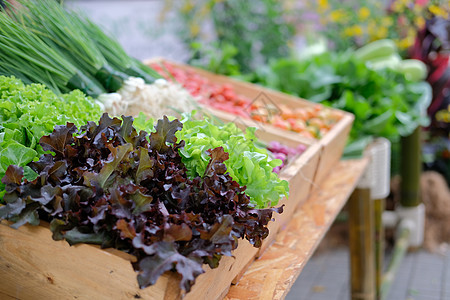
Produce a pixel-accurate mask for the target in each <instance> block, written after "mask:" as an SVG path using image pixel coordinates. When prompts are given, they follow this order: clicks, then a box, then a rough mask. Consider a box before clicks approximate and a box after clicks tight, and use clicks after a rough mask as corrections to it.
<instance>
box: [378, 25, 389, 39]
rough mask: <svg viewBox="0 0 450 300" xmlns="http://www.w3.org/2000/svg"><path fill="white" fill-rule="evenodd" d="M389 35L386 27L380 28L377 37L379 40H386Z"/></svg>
mask: <svg viewBox="0 0 450 300" xmlns="http://www.w3.org/2000/svg"><path fill="white" fill-rule="evenodd" d="M387 35H388V29H387V28H386V27H378V30H377V33H376V36H377V39H384V38H385V37H387Z"/></svg>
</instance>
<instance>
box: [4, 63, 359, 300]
mask: <svg viewBox="0 0 450 300" xmlns="http://www.w3.org/2000/svg"><path fill="white" fill-rule="evenodd" d="M176 66H177V67H179V68H182V69H184V70H189V71H194V72H197V73H199V74H200V75H202V76H204V77H207V78H208V79H209V80H210V81H212V82H216V83H219V84H225V83H226V84H229V85H231V86H232V87H233V88H234V89H235V91H236V93H238V94H240V95H243V96H246V97H248V98H250V99H255V98H256V97H258V96H259V95H261V94H262V93H263V94H264V95H265V96H266V97H268V98H269V99H271V101H274V102H275V103H280V104H283V105H286V106H288V107H299V106H301V107H304V106H312V105H317V104H313V103H311V102H308V101H306V100H303V99H299V98H296V97H292V96H289V95H286V94H283V93H280V92H276V91H273V90H270V89H266V88H263V87H260V86H257V85H253V84H249V83H245V82H240V81H237V80H234V79H231V78H228V77H225V76H220V75H216V74H212V73H209V72H206V71H203V70H199V69H196V68H193V67H189V66H186V65H176ZM205 109H206V110H207V111H209V113H211V114H213V115H215V116H217V117H218V118H220V119H222V120H224V121H234V122H236V123H237V125H238V126H240V127H241V128H245V127H246V126H247V125H246V124H245V122H244V121H242V120H240V119H236V117H235V116H234V115H231V114H228V113H225V112H221V111H217V110H214V109H210V108H207V107H205ZM342 115H343V117H342V118H341V119H340V121H339V122H338V123H336V124H335V125H334V126H333V128H332V129H331V130H330V131H329V132H328V133H326V134H325V135H324V136H323V137H322V138H321V139H320V140H315V139H308V138H305V137H303V136H301V135H300V134H297V133H295V132H290V131H285V130H282V129H279V128H276V127H273V126H271V125H267V124H255V125H257V127H259V128H264V130H260V131H259V132H258V133H257V135H258V137H260V138H261V139H262V140H264V141H267V142H269V141H278V142H282V143H283V144H285V145H287V146H291V147H292V146H297V145H298V144H303V145H305V146H307V149H306V151H305V152H303V153H302V154H301V155H299V156H298V157H297V158H296V159H295V160H293V161H291V162H290V163H289V164H288V165H287V166H285V167H284V168H283V169H282V170H281V173H280V177H281V178H282V179H284V180H287V181H288V182H289V187H290V197H289V199H283V200H282V201H280V204H284V205H285V207H284V212H283V213H282V214H281V215H278V216H275V217H274V219H275V220H274V221H273V222H271V223H270V225H269V229H270V235H269V237H268V238H267V239H266V240H265V242H264V243H263V246H262V248H261V249H257V248H254V247H252V246H251V245H250V244H249V243H248V242H247V241H245V240H240V241H239V246H238V248H237V249H236V250H235V251H234V252H233V256H232V257H223V258H222V260H221V261H220V265H219V267H218V268H216V269H209V267H208V266H206V265H204V269H205V271H206V272H205V273H204V274H202V275H200V276H199V277H198V278H197V280H196V283H195V285H194V286H193V288H192V290H191V291H190V292H189V293H188V294H186V295H184V294H183V291H181V290H180V288H179V278H178V275H176V273H171V272H167V273H165V274H164V275H163V276H161V277H160V279H159V280H158V281H157V283H156V284H155V285H153V286H150V287H148V288H145V289H142V290H141V289H139V287H138V284H137V280H136V273H135V272H134V271H133V268H132V266H131V264H130V261H132V260H133V257H131V256H129V255H127V254H125V253H123V252H121V251H118V250H108V249H107V250H102V249H99V248H98V247H96V246H92V245H85V244H83V245H76V246H69V245H68V243H66V242H64V241H54V240H53V239H52V237H51V232H50V230H49V229H48V228H47V226H45V224H42V226H22V227H21V228H19V229H18V230H15V229H12V228H10V227H9V226H8V224H7V223H6V222H3V223H1V225H0V299H140V298H142V299H180V298H182V297H184V299H196V300H200V299H208V300H211V299H221V298H223V297H224V296H225V295H226V293H227V291H228V289H229V287H230V284H232V283H237V282H238V279H239V277H240V276H241V275H242V274H243V272H244V271H245V269H246V268H247V267H248V265H249V264H251V263H252V261H253V260H254V259H255V258H256V257H258V256H260V255H263V251H264V249H266V248H267V247H268V246H270V244H271V243H272V242H273V241H274V239H275V238H276V235H277V233H278V232H279V231H280V230H282V229H283V227H284V226H285V225H286V224H287V223H288V222H289V220H290V219H291V218H292V216H293V214H294V212H295V210H296V209H298V207H299V206H301V204H302V203H303V202H304V201H305V200H306V199H307V198H308V196H309V194H310V192H311V190H312V189H313V188H314V187H316V186H318V185H319V184H320V182H321V181H322V180H324V178H325V177H326V176H327V173H328V172H329V171H330V170H331V169H332V168H333V166H334V165H335V164H336V163H337V162H338V161H339V159H340V157H341V155H342V152H343V149H344V146H345V143H346V140H347V137H348V134H349V131H350V128H351V125H352V122H353V115H351V114H349V113H346V112H342ZM258 125H260V126H258Z"/></svg>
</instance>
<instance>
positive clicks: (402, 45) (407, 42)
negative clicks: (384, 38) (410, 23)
mask: <svg viewBox="0 0 450 300" xmlns="http://www.w3.org/2000/svg"><path fill="white" fill-rule="evenodd" d="M413 44H414V38H413V37H406V38H404V39H401V40H399V41H397V47H398V48H399V49H401V50H404V49H407V48H409V47H411V46H412V45H413Z"/></svg>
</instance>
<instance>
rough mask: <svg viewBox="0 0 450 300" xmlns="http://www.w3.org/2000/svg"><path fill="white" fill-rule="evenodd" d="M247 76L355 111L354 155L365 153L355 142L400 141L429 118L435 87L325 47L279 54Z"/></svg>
mask: <svg viewBox="0 0 450 300" xmlns="http://www.w3.org/2000/svg"><path fill="white" fill-rule="evenodd" d="M249 79H250V80H251V81H253V82H255V83H258V84H262V85H265V86H268V87H271V88H273V89H277V90H280V91H283V92H286V93H289V94H293V95H296V96H299V97H302V98H305V99H308V100H310V101H314V102H321V103H323V104H325V105H328V106H332V107H334V108H338V109H341V110H345V111H348V112H351V113H353V114H355V122H354V124H353V127H352V130H351V133H350V144H351V145H352V146H351V149H349V150H347V153H352V155H357V152H359V153H361V151H356V150H357V147H356V146H358V145H359V146H360V150H363V149H364V148H365V146H366V144H365V142H368V141H370V137H374V136H375V137H376V136H382V137H386V138H388V139H390V140H391V141H393V142H396V141H398V140H399V138H400V136H407V135H409V134H411V133H412V132H413V131H414V129H415V128H417V126H425V125H427V124H428V118H427V117H426V115H425V113H426V107H427V106H428V105H429V103H430V100H431V89H430V86H429V85H428V84H427V83H426V82H419V83H416V82H412V81H410V80H408V79H407V78H405V76H404V75H403V74H401V73H399V72H397V71H395V70H392V69H389V68H386V69H383V70H377V71H374V70H372V69H370V68H368V67H367V66H366V64H365V63H364V62H363V61H359V60H357V59H355V58H354V55H353V52H350V51H348V52H345V53H329V52H327V53H324V54H321V55H317V56H315V57H312V58H310V59H308V60H298V59H293V58H289V59H279V60H276V61H272V63H271V64H270V66H269V67H262V68H261V69H260V70H257V71H256V72H255V73H254V74H253V75H252V76H251V77H250V78H249ZM358 140H359V142H358V143H355V141H358Z"/></svg>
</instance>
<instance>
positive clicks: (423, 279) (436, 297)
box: [286, 247, 450, 300]
mask: <svg viewBox="0 0 450 300" xmlns="http://www.w3.org/2000/svg"><path fill="white" fill-rule="evenodd" d="M349 277H350V271H349V252H348V248H346V247H339V248H335V249H333V251H326V252H321V253H320V254H318V255H315V256H313V258H312V259H311V260H310V261H309V262H308V264H307V265H306V266H305V268H304V270H303V272H302V273H301V274H300V276H299V278H298V279H297V281H296V282H295V284H294V286H293V287H292V289H291V291H290V293H289V294H288V296H287V298H286V299H287V300H294V299H295V300H332V299H337V300H340V299H350V296H349V290H350V288H349ZM387 300H450V249H449V248H448V249H446V250H445V251H443V254H431V253H429V252H427V251H424V250H419V251H416V252H412V253H409V254H408V255H407V256H406V257H405V259H404V260H403V262H402V264H401V266H400V269H399V271H398V273H397V276H396V279H395V281H394V283H393V285H392V288H391V290H390V292H389V295H388V297H387Z"/></svg>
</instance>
